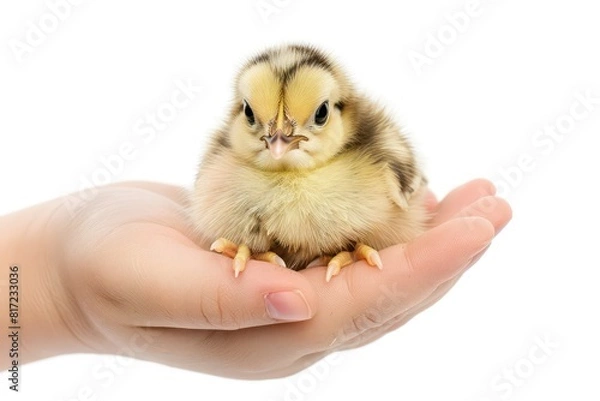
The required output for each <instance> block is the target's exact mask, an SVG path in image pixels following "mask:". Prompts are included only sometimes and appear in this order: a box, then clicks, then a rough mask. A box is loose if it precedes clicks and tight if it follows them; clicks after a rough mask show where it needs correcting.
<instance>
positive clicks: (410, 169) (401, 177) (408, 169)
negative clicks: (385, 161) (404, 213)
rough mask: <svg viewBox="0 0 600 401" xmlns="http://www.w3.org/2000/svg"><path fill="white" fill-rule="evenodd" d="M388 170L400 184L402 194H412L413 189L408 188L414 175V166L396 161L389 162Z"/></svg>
mask: <svg viewBox="0 0 600 401" xmlns="http://www.w3.org/2000/svg"><path fill="white" fill-rule="evenodd" d="M390 168H391V169H392V171H393V172H394V175H395V176H396V179H397V180H398V182H399V183H400V188H401V190H402V192H408V193H412V192H413V191H414V189H413V188H412V187H411V186H410V185H411V184H412V183H413V181H414V179H415V175H416V173H417V172H416V169H415V166H413V165H412V164H407V163H402V162H400V161H398V160H394V161H392V162H390Z"/></svg>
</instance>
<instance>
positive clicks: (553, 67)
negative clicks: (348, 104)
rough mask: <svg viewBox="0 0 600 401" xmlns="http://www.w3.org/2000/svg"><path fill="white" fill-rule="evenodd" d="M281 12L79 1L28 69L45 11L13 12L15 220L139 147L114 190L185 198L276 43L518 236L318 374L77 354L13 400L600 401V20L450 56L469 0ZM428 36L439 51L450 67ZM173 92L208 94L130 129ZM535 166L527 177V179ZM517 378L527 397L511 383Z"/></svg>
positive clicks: (552, 19) (472, 25) (517, 6)
mask: <svg viewBox="0 0 600 401" xmlns="http://www.w3.org/2000/svg"><path fill="white" fill-rule="evenodd" d="M267 3H268V4H275V5H276V6H275V7H278V8H277V12H276V13H274V14H272V15H269V16H266V17H265V16H264V15H261V13H260V12H259V11H258V10H257V8H256V6H257V4H259V3H258V2H257V1H255V0H249V1H241V0H240V1H211V2H199V1H191V0H190V1H183V0H175V1H168V2H167V1H162V2H158V1H148V0H145V1H142V0H136V1H127V2H123V1H115V0H112V1H111V0H104V1H83V2H82V4H81V5H78V6H72V7H71V10H70V15H69V16H68V17H66V18H65V19H64V20H61V21H60V22H59V23H58V26H57V27H56V30H55V32H51V33H49V34H47V37H46V38H45V39H44V40H42V41H41V43H39V44H37V45H36V46H34V47H32V49H31V50H32V51H31V54H29V55H28V56H27V57H26V58H25V60H23V61H19V60H18V57H17V56H16V55H15V53H14V52H13V50H11V47H10V46H9V41H10V40H11V39H14V40H18V41H22V42H25V41H26V34H27V32H28V31H29V30H31V29H34V28H32V27H31V25H30V22H32V23H34V24H35V25H36V26H38V27H39V26H40V19H42V20H44V18H47V17H48V14H49V13H50V10H49V8H48V6H47V4H46V3H45V2H44V1H41V0H21V1H18V2H10V3H9V2H3V3H2V5H0V45H2V47H0V49H1V50H0V135H1V143H0V156H1V157H0V178H1V180H0V183H1V185H2V187H1V189H0V213H8V212H10V211H13V210H16V209H19V208H22V207H25V206H27V205H30V204H35V203H37V202H41V201H43V200H45V199H49V198H52V197H57V196H60V195H64V194H67V193H69V192H72V191H75V190H78V189H79V188H80V187H81V186H82V185H86V184H85V182H86V180H89V179H90V177H93V175H94V174H97V171H98V170H99V169H101V168H102V162H101V160H102V158H104V157H107V156H109V155H114V154H116V153H117V151H118V149H119V147H120V146H121V144H123V143H124V142H128V141H133V142H134V143H135V144H136V156H135V158H134V160H131V161H129V162H127V163H126V165H125V166H124V168H123V171H122V172H117V174H113V175H112V176H111V177H110V180H111V181H120V180H130V179H145V180H156V181H164V182H170V183H175V184H180V185H184V186H190V185H191V183H192V180H193V177H194V174H195V168H196V165H197V162H198V158H199V156H200V154H201V153H202V147H203V144H204V143H205V141H206V138H207V137H208V135H209V134H210V132H211V130H212V129H214V128H216V127H217V126H218V124H219V122H220V121H221V120H222V118H223V117H224V116H225V113H226V107H227V105H228V101H229V99H230V96H231V87H232V79H233V77H234V75H235V73H236V71H237V69H238V68H239V66H240V65H241V64H242V63H243V62H244V60H245V59H246V58H247V57H248V56H250V55H253V54H255V53H256V52H257V51H260V50H261V49H263V48H265V47H266V46H268V45H271V44H279V43H282V42H288V41H301V42H308V43H313V44H317V45H319V46H321V47H323V48H324V49H326V50H329V51H332V52H333V54H334V55H335V56H336V57H337V58H338V59H339V61H340V62H341V63H342V64H343V65H345V66H346V68H347V70H348V71H349V72H350V74H351V76H352V77H353V79H354V80H355V81H356V83H357V84H358V85H359V86H360V87H361V88H362V89H363V90H364V91H366V92H368V93H370V94H371V95H372V96H373V98H375V99H377V100H379V101H381V102H383V103H385V104H386V105H388V106H389V109H390V111H392V112H393V113H394V114H395V116H396V117H397V119H398V121H399V122H401V123H402V124H403V126H404V127H405V130H406V132H407V133H409V134H410V136H411V138H412V139H413V141H414V143H415V144H416V146H417V147H418V149H419V153H420V154H421V155H422V157H423V160H424V163H425V166H426V171H427V174H428V176H429V179H430V181H431V187H432V188H433V190H434V191H435V192H436V193H437V194H438V195H440V196H441V195H443V194H444V193H445V192H446V191H448V190H450V189H451V188H453V187H455V186H457V185H459V184H461V183H463V182H464V181H467V180H470V179H471V178H475V177H487V178H489V179H491V180H493V181H494V182H496V183H497V185H498V187H499V191H500V194H501V195H503V196H504V197H505V198H507V199H508V200H509V202H510V203H511V205H512V206H513V209H514V219H513V221H512V223H511V224H510V226H509V227H507V228H506V230H505V231H503V232H502V233H501V235H500V237H499V238H498V239H497V240H496V241H495V243H494V244H493V246H492V248H491V249H490V251H489V252H488V254H487V255H486V256H485V257H484V258H483V259H482V260H481V261H480V262H479V263H478V264H477V265H476V267H474V268H473V269H472V270H471V271H469V272H468V274H466V275H465V276H464V278H463V279H462V281H461V282H460V283H459V284H458V285H457V286H456V288H455V289H454V290H453V291H452V292H451V293H450V294H449V295H448V296H447V297H445V298H444V299H443V300H442V301H441V302H440V303H439V304H437V305H436V306H434V307H433V308H431V309H430V310H428V311H426V312H425V313H423V314H422V315H420V316H419V317H417V318H415V319H414V320H412V321H411V322H409V324H407V325H406V326H405V327H402V328H401V329H399V330H398V331H397V332H394V333H392V334H389V335H388V336H386V337H385V338H383V339H381V340H379V341H378V342H376V343H374V344H372V345H370V346H367V347H365V348H363V349H360V350H355V351H351V352H346V353H343V354H341V355H339V357H338V358H337V359H335V360H327V361H326V362H322V363H321V364H319V365H317V366H316V367H315V368H313V370H309V371H305V372H302V373H300V374H298V375H295V376H293V377H290V378H286V379H281V380H269V381H258V382H245V381H237V380H226V379H221V378H216V377H212V376H207V375H203V374H198V373H194V372H186V371H182V370H177V369H172V368H168V367H164V366H160V365H156V364H152V363H146V362H140V361H136V360H126V359H123V358H118V359H115V358H114V357H99V356H93V355H81V356H80V355H77V356H64V357H58V358H54V359H51V360H46V361H41V362H37V363H33V364H30V365H27V366H25V367H24V368H23V372H22V383H21V386H22V387H21V389H22V391H21V393H20V394H19V397H18V398H19V399H23V400H56V401H59V400H60V401H63V400H77V399H81V400H84V399H86V400H87V399H94V400H130V399H145V398H149V397H158V399H170V397H173V399H234V398H237V399H243V400H286V399H289V400H331V399H377V400H400V399H409V400H414V401H418V400H433V399H444V400H467V401H471V400H472V401H482V400H490V401H495V400H505V399H512V400H547V399H551V400H559V399H582V400H584V399H585V400H591V399H598V397H599V396H600V389H599V387H598V385H597V383H598V382H597V380H598V376H599V374H600V368H599V367H598V366H599V365H598V361H599V359H600V345H599V344H598V341H599V340H598V339H600V329H599V328H598V325H597V321H598V305H600V293H599V292H598V290H597V288H598V285H597V280H598V277H599V275H598V273H597V269H598V268H599V267H600V263H599V262H598V256H597V249H598V246H597V242H598V239H600V236H599V235H598V232H597V223H598V222H599V214H598V210H597V206H596V201H597V199H598V197H597V195H595V194H596V193H597V192H596V191H595V187H596V186H597V183H598V173H599V172H600V162H599V161H598V152H599V151H600V140H599V139H598V136H599V135H600V104H599V100H598V98H600V46H599V45H598V38H600V24H599V22H598V15H599V12H600V10H598V9H596V10H594V9H593V5H594V2H591V1H584V0H570V1H541V0H540V1H517V0H503V1H500V0H482V1H481V2H480V3H479V7H478V8H476V10H475V13H473V12H471V14H472V17H470V18H469V19H470V21H469V22H468V23H465V22H464V21H463V25H464V27H461V28H460V29H461V30H462V31H464V32H461V33H458V34H456V37H453V35H454V34H455V33H456V30H455V28H449V27H451V25H450V24H449V22H448V19H447V17H448V16H451V15H454V14H456V13H457V12H465V11H466V10H467V11H471V8H470V7H469V6H468V3H467V1H466V0H456V1H442V0H437V1H423V2H417V1H412V2H408V1H405V2H400V3H399V4H398V2H394V3H392V2H387V1H376V0H370V1H368V2H352V5H351V2H336V3H334V2H331V1H330V2H324V1H316V0H302V1H300V0H268V1H267ZM44 21H45V20H44ZM51 22H52V21H50V23H51ZM46 23H49V22H48V21H46ZM46 29H47V28H46ZM429 35H433V36H434V37H435V36H438V35H442V38H443V40H444V41H445V42H446V44H443V45H441V47H440V46H439V45H438V48H437V49H435V46H434V45H431V43H432V39H431V38H430V36H429ZM444 35H445V36H444ZM11 43H14V42H11ZM428 45H430V46H429V47H427V46H428ZM417 53H419V54H421V55H422V57H429V59H428V64H426V65H423V66H421V67H422V68H416V67H415V64H414V63H412V62H411V59H410V56H411V55H412V57H413V58H414V57H417V56H416V54H417ZM430 56H431V57H430ZM176 79H183V80H186V79H193V80H194V82H196V83H197V84H198V85H199V86H201V87H202V89H201V91H200V92H199V93H198V95H197V97H196V99H195V100H194V101H193V102H192V103H190V104H189V106H188V107H187V108H186V109H185V110H183V111H181V112H180V113H179V114H178V115H177V117H176V118H175V119H174V120H173V122H171V123H169V124H168V127H167V128H166V129H165V130H164V131H161V132H159V133H158V134H157V136H156V138H155V139H154V140H153V141H150V143H147V144H146V143H143V142H142V141H140V140H139V138H137V136H136V134H135V132H134V126H135V124H136V123H137V122H139V119H140V118H144V115H145V114H146V113H156V111H157V109H158V108H159V107H160V105H161V104H162V102H164V101H166V100H168V99H169V97H170V95H171V94H172V93H173V91H174V90H175V89H176V85H175V84H174V80H176ZM590 91H591V96H592V97H595V99H596V104H595V105H593V106H592V111H591V112H587V113H586V115H585V116H584V117H582V118H580V119H579V121H575V122H574V125H573V126H571V127H568V126H567V125H568V124H569V122H573V121H574V120H569V117H568V116H569V112H570V108H571V106H572V105H573V104H574V103H577V96H578V94H585V93H586V92H590ZM575 110H576V111H577V112H580V113H583V112H584V111H585V108H584V107H583V106H581V105H579V106H575ZM557 123H558V124H565V125H564V126H561V127H563V128H561V129H563V130H567V129H569V130H568V132H567V133H566V134H565V135H563V136H562V137H561V139H560V140H555V141H550V139H549V138H550V137H538V135H540V134H538V131H539V130H540V129H543V128H544V126H545V125H548V126H550V127H556V126H557ZM564 127H566V128H564ZM536 140H537V141H538V142H536ZM542 140H543V141H544V142H539V141H542ZM523 154H527V155H529V158H530V160H529V163H528V164H527V166H526V167H527V169H528V171H525V172H520V173H519V172H517V171H516V170H515V169H516V168H517V166H518V165H519V160H520V158H521V157H522V155H523ZM508 172H510V175H509V178H506V177H507V174H508ZM2 313H4V312H2ZM3 337H4V336H3ZM539 341H546V342H550V343H552V345H551V346H550V348H548V349H547V350H546V351H547V352H546V354H547V355H545V354H544V353H543V352H541V351H539V352H537V353H536V354H535V355H536V356H537V357H539V358H537V357H534V359H535V361H537V363H533V362H532V361H531V357H529V352H530V350H532V349H533V350H534V351H536V350H537V348H536V347H537V345H536V344H537V343H538V342H539ZM2 344H3V346H4V344H5V342H4V338H3V340H2ZM0 352H4V351H3V350H0ZM540 359H543V362H540ZM110 366H113V367H112V368H111V367H110ZM111 369H116V372H114V371H113V370H111ZM513 371H516V372H517V373H516V374H517V376H519V375H520V376H521V377H524V376H526V377H525V378H523V379H522V380H521V379H519V378H518V377H517V379H518V381H514V382H513V384H510V383H511V382H510V381H509V379H507V377H508V375H510V374H511V373H510V372H513ZM111 372H114V373H111ZM6 377H7V376H6V373H5V372H4V373H2V374H1V375H0V379H1V380H0V394H2V399H3V400H4V399H17V397H14V396H13V395H11V394H9V393H10V392H9V391H8V389H7V387H8V382H7V380H6ZM494 383H495V384H494ZM86 389H90V390H86ZM87 391H91V392H92V393H93V397H92V398H86V392H87Z"/></svg>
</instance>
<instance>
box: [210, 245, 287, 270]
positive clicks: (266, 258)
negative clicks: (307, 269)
mask: <svg viewBox="0 0 600 401" xmlns="http://www.w3.org/2000/svg"><path fill="white" fill-rule="evenodd" d="M210 250H211V251H213V252H217V253H220V254H222V255H225V256H228V257H230V258H233V271H234V272H235V277H238V276H239V275H240V273H241V272H243V271H244V270H246V264H247V263H248V261H249V260H250V259H255V260H260V261H263V262H269V263H273V264H275V265H278V266H281V267H287V266H286V264H285V261H284V260H283V259H282V258H281V257H279V255H277V254H276V253H274V252H262V253H257V254H252V252H251V251H250V248H248V246H247V245H243V244H242V245H239V246H238V245H237V244H235V243H233V242H231V241H229V240H228V239H225V238H219V239H218V240H216V241H215V242H213V243H212V245H211V246H210Z"/></svg>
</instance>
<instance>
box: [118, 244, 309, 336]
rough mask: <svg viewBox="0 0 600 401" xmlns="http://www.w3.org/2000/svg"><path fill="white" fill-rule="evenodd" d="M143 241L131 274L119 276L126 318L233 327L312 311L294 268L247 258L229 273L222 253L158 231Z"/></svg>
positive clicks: (151, 322) (141, 321)
mask: <svg viewBox="0 0 600 401" xmlns="http://www.w3.org/2000/svg"><path fill="white" fill-rule="evenodd" d="M154 238H156V237H154ZM146 245H147V248H146V247H144V248H145V249H144V251H143V252H141V253H140V256H139V257H137V258H136V259H138V260H137V261H136V262H135V263H134V264H135V265H138V268H137V269H129V270H130V271H131V273H133V274H134V275H135V276H134V277H129V278H128V277H122V276H121V278H120V280H119V281H120V283H126V284H125V285H123V284H121V287H123V286H124V287H125V288H122V291H123V293H124V294H127V295H126V299H127V300H128V301H126V304H125V305H120V307H119V309H120V311H122V312H123V316H122V317H123V319H126V323H127V324H134V325H138V326H144V327H171V328H187V329H220V330H234V329H240V328H245V327H253V326H261V325H268V324H273V323H279V322H290V321H300V320H306V319H310V318H311V317H312V316H313V315H314V313H315V311H316V308H317V298H316V294H315V292H314V290H313V288H312V286H311V285H310V283H309V282H308V280H307V279H306V278H304V277H303V276H302V275H301V274H299V273H297V272H295V271H292V270H288V269H284V268H282V267H279V266H275V265H272V264H269V263H264V262H258V261H253V260H251V261H249V262H248V266H247V268H246V270H245V271H244V272H243V273H242V274H241V275H240V277H238V278H235V277H234V272H233V268H232V265H233V261H232V259H230V258H227V257H225V256H221V255H218V254H215V253H211V252H207V251H204V250H202V249H200V248H197V247H196V246H194V245H192V244H182V243H180V242H176V241H169V240H167V241H165V238H164V237H163V238H160V240H156V239H152V238H150V239H149V241H148V242H147V243H146ZM125 270H127V269H125ZM140 271H141V272H143V274H140ZM126 274H127V273H126ZM140 277H141V278H140ZM123 306H125V307H123Z"/></svg>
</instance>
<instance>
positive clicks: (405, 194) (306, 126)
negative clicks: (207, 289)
mask: <svg viewBox="0 0 600 401" xmlns="http://www.w3.org/2000/svg"><path fill="white" fill-rule="evenodd" d="M425 186H426V180H425V179H424V176H423V174H422V172H421V170H420V168H419V166H418V164H417V161H416V159H415V154H414V152H413V149H412V147H411V145H410V144H409V142H408V141H407V139H406V138H405V137H404V136H403V135H402V134H401V133H400V130H399V129H398V127H397V126H396V125H395V123H394V122H393V120H392V119H391V118H390V117H389V116H388V115H387V114H386V113H385V111H384V110H383V109H382V108H381V107H379V106H377V105H375V104H374V103H372V102H371V101H370V100H368V99H367V98H366V97H364V96H363V95H361V94H359V93H358V92H357V91H356V90H355V89H354V86H353V84H352V83H351V82H350V80H349V79H348V77H347V76H346V74H345V73H344V72H343V71H342V70H341V68H340V67H339V66H338V65H337V64H336V63H335V62H334V60H332V59H331V58H330V57H329V56H328V55H326V54H325V53H323V52H321V51H319V50H318V49H316V48H313V47H309V46H303V45H290V46H283V47H277V48H273V49H269V50H267V51H266V52H264V53H262V54H260V55H258V56H256V57H254V58H253V59H251V60H250V61H249V62H247V64H246V65H245V66H244V67H243V68H242V70H241V72H240V73H239V75H238V77H237V80H236V83H235V96H234V100H233V107H232V108H231V111H230V114H229V118H228V120H227V122H226V124H225V126H224V127H223V128H222V129H220V130H218V131H216V132H215V133H214V135H213V137H212V141H211V143H210V145H209V147H208V151H207V153H206V154H205V155H204V157H203V160H202V162H201V164H200V168H199V172H198V174H197V177H196V181H195V187H194V190H193V191H192V193H191V198H190V215H191V218H192V220H193V223H194V227H195V228H196V230H197V234H198V238H199V239H200V242H201V243H202V244H203V245H204V246H205V247H209V248H210V249H211V250H213V251H216V252H219V253H222V254H224V255H227V256H229V257H232V258H234V261H233V268H234V271H235V276H236V277H237V276H238V274H239V273H240V272H241V271H243V270H244V269H245V266H246V263H247V261H248V260H249V259H250V258H254V259H258V260H263V261H268V262H271V263H275V264H278V265H280V266H284V267H288V268H290V269H294V270H300V269H303V268H305V267H307V266H308V265H311V264H327V272H326V280H327V281H329V280H330V279H331V277H332V276H335V275H337V274H339V272H340V270H341V269H342V268H343V267H345V266H347V265H349V264H351V263H353V262H354V261H356V260H360V259H364V260H366V261H367V262H368V263H369V264H370V265H372V266H377V267H379V268H382V267H383V266H382V262H381V259H380V257H379V254H378V252H377V250H380V249H382V248H385V247H388V246H391V245H394V244H398V243H403V242H407V241H409V240H411V239H412V238H414V237H416V236H417V235H419V234H420V233H421V232H422V231H423V229H424V226H425V221H426V220H427V213H426V211H425V208H424V195H425V191H426V190H425ZM311 262H312V263H311Z"/></svg>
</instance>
